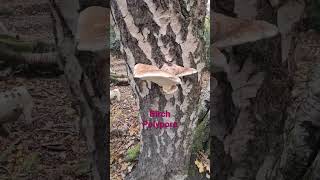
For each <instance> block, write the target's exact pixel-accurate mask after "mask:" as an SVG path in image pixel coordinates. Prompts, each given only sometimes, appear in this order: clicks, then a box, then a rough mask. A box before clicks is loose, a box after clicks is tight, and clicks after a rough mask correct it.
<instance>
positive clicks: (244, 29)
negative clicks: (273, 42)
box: [213, 13, 279, 48]
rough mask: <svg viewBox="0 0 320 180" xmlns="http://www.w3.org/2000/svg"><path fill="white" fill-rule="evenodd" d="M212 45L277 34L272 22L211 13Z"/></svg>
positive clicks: (224, 44) (221, 46)
mask: <svg viewBox="0 0 320 180" xmlns="http://www.w3.org/2000/svg"><path fill="white" fill-rule="evenodd" d="M213 17H214V19H213V22H214V23H213V26H214V28H213V29H214V30H213V38H214V40H213V42H214V43H213V46H215V47H217V48H225V47H228V46H234V45H239V44H243V43H247V42H253V41H257V40H260V39H264V38H269V37H272V36H275V35H277V34H278V32H279V31H278V28H277V27H276V26H274V25H273V24H270V23H267V22H265V21H260V20H244V19H238V18H233V17H228V16H225V15H223V14H219V13H213Z"/></svg>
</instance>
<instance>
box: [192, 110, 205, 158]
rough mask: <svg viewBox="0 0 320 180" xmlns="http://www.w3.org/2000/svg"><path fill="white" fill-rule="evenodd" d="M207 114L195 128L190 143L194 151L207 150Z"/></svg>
mask: <svg viewBox="0 0 320 180" xmlns="http://www.w3.org/2000/svg"><path fill="white" fill-rule="evenodd" d="M208 116H209V115H208V114H207V115H206V116H205V117H204V118H203V120H202V121H201V122H200V124H198V126H197V127H196V129H195V132H194V135H193V143H192V151H193V152H194V153H196V152H199V151H201V150H203V151H207V150H208V143H209V127H208V123H209V118H208Z"/></svg>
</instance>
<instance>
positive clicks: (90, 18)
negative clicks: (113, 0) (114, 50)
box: [77, 6, 109, 51]
mask: <svg viewBox="0 0 320 180" xmlns="http://www.w3.org/2000/svg"><path fill="white" fill-rule="evenodd" d="M108 13H109V10H108V9H107V8H103V7H99V6H92V7H88V8H87V9H85V10H83V11H82V12H81V13H80V16H79V21H78V31H77V39H78V42H79V43H78V50H83V51H101V50H105V49H107V25H108V21H109V19H108Z"/></svg>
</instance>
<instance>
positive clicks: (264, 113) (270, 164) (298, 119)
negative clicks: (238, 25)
mask: <svg viewBox="0 0 320 180" xmlns="http://www.w3.org/2000/svg"><path fill="white" fill-rule="evenodd" d="M235 1H240V0H235ZM251 2H252V1H251ZM274 2H275V1H272V4H270V2H269V1H266V0H257V1H255V2H254V4H255V7H256V8H257V9H256V12H257V13H251V14H254V15H256V16H255V17H251V18H253V19H264V20H267V21H269V22H271V23H274V24H277V26H278V27H279V30H280V33H281V34H280V35H279V36H277V37H274V38H271V39H267V40H261V41H257V42H255V43H248V44H244V45H240V46H237V47H233V48H230V49H228V50H226V51H224V53H225V54H228V57H229V63H228V66H229V68H230V69H234V71H233V72H232V71H231V72H228V73H218V74H216V75H215V77H216V78H217V79H218V82H219V83H218V84H219V86H218V87H217V88H216V89H215V90H214V91H213V92H212V97H213V98H212V99H211V100H212V102H211V103H212V108H213V110H214V111H213V112H212V113H211V114H212V121H213V123H212V128H213V134H212V135H213V136H212V146H213V152H212V156H213V159H212V164H213V165H214V167H213V172H214V177H213V178H214V179H215V180H227V179H228V180H237V179H259V180H316V179H319V178H320V174H319V168H320V163H319V150H320V146H319V143H320V126H319V124H320V121H319V120H320V119H319V117H320V113H319V109H320V98H319V89H320V88H319V86H320V82H319V56H318V52H319V44H320V43H319V42H320V41H319V40H320V39H319V37H320V36H319V33H317V32H305V31H304V28H301V20H302V17H303V13H301V11H302V12H303V11H304V6H305V2H304V1H290V0H289V1H281V3H280V4H278V5H277V6H272V5H274ZM306 2H307V1H306ZM242 3H245V2H244V1H242ZM237 4H239V3H235V5H237ZM242 5H243V4H242ZM243 7H245V6H243ZM235 9H237V13H238V16H240V17H241V16H242V15H243V14H241V10H240V9H241V8H239V7H238V8H235ZM229 11H231V12H233V11H234V10H233V9H229ZM249 14H250V13H249ZM247 15H248V13H246V16H247ZM288 17H289V18H288ZM250 69H251V70H250ZM252 70H254V73H251V74H250V75H249V74H248V72H249V73H250V71H252ZM257 72H263V73H264V76H263V78H262V79H261V78H260V80H259V81H260V82H261V83H260V84H255V85H254V86H252V84H251V80H252V79H253V78H254V76H255V75H256V74H257ZM245 74H248V75H249V76H243V75H245ZM241 76H243V77H246V78H244V79H242V78H239V77H241ZM234 80H237V81H234ZM239 84H240V85H241V86H240V87H239V86H238V85H239ZM250 86H251V87H250ZM252 88H253V89H255V90H256V91H255V92H254V93H255V95H254V96H253V97H250V98H247V95H248V94H251V95H252V93H253V92H252V91H249V90H252ZM241 91H242V93H239V92H241ZM251 95H250V96H251ZM239 102H240V103H239ZM241 102H245V103H241Z"/></svg>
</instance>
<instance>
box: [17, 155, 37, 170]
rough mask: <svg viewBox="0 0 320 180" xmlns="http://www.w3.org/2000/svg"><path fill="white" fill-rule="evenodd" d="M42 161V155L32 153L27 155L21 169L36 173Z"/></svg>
mask: <svg viewBox="0 0 320 180" xmlns="http://www.w3.org/2000/svg"><path fill="white" fill-rule="evenodd" d="M39 163H40V156H39V154H38V153H32V154H31V155H30V156H28V157H26V159H25V160H24V161H23V164H22V167H21V171H22V172H24V173H29V174H31V173H34V172H36V171H37V169H38V165H39Z"/></svg>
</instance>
